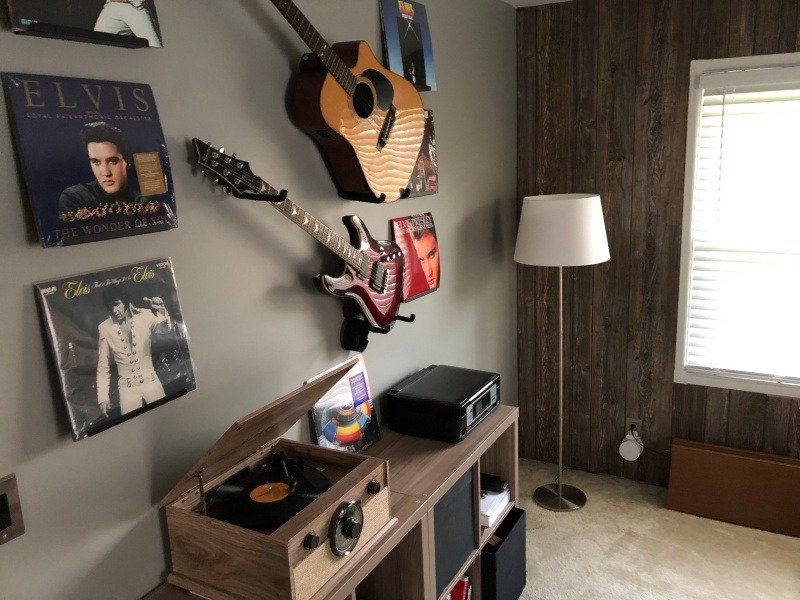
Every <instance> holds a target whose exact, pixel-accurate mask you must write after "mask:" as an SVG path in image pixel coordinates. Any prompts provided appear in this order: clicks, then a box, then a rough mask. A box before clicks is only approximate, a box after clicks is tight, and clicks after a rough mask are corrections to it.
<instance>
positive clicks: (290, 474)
mask: <svg viewBox="0 0 800 600" xmlns="http://www.w3.org/2000/svg"><path fill="white" fill-rule="evenodd" d="M354 360H355V359H351V360H348V361H346V362H345V363H342V365H340V366H339V367H337V368H335V369H333V370H332V371H330V372H329V373H327V374H326V375H325V376H323V377H321V378H320V379H317V380H315V381H314V382H313V383H311V384H309V385H306V386H304V387H302V388H300V389H298V390H296V391H294V392H292V393H291V394H288V395H287V396H284V397H283V398H281V399H279V400H277V401H275V402H273V403H272V404H270V405H268V406H266V407H264V408H262V409H260V410H258V411H256V412H254V413H252V414H250V415H248V416H247V417H244V418H243V419H240V420H239V421H237V422H236V423H234V424H233V426H232V427H231V428H230V429H229V430H228V431H227V432H226V433H225V434H224V435H223V436H222V438H220V439H219V441H217V443H216V444H214V446H212V448H211V449H210V450H209V451H208V452H207V453H206V454H205V456H204V457H203V458H202V459H201V460H200V461H199V462H198V463H197V465H195V467H194V468H193V469H192V470H190V472H189V473H187V474H186V476H184V478H183V479H182V480H181V482H179V483H178V485H177V486H175V488H174V489H173V490H172V491H171V492H170V494H168V495H167V496H166V497H165V498H164V500H163V501H162V505H163V506H165V507H166V515H167V529H168V533H169V541H170V553H171V558H172V572H171V573H170V575H169V576H168V581H169V582H170V583H173V584H175V585H177V586H180V587H183V588H185V589H187V590H189V591H192V592H195V593H197V594H200V595H201V596H204V597H206V598H212V599H214V598H254V599H255V598H258V599H267V600H273V599H274V600H278V599H281V600H285V599H287V598H291V599H292V600H307V599H308V598H311V597H312V596H313V595H314V594H315V593H316V592H317V591H318V590H319V589H320V588H321V587H322V586H323V585H324V584H325V583H327V582H328V581H329V580H330V579H331V578H333V577H335V576H336V574H337V573H338V572H340V570H341V569H342V568H343V567H344V566H345V565H346V564H347V563H348V561H349V560H350V559H351V557H353V556H354V555H358V554H359V553H361V552H368V551H369V547H370V545H371V544H372V543H374V542H375V541H377V540H378V539H379V538H380V537H381V536H382V535H383V534H384V533H386V532H387V531H388V530H389V529H390V528H391V526H392V523H393V522H394V520H393V519H392V518H391V514H390V508H389V464H388V461H386V460H383V459H379V458H375V457H369V456H365V455H362V454H351V453H347V452H341V451H338V450H329V449H326V448H322V447H319V446H313V445H309V444H304V443H301V442H295V441H291V440H286V439H273V438H275V437H276V436H277V435H280V434H282V433H283V432H285V431H286V429H288V427H289V426H290V425H292V424H294V423H295V422H296V421H297V420H298V419H299V418H301V417H304V416H305V415H306V413H307V411H308V409H309V408H310V407H311V406H312V405H313V404H314V403H315V402H316V401H317V400H319V399H320V398H321V397H322V395H323V394H324V393H325V392H326V391H328V389H330V387H331V386H332V385H333V384H334V383H336V381H338V379H339V378H340V377H341V376H342V375H343V374H344V373H346V372H347V370H348V369H349V368H350V367H351V366H352V364H353V361H354Z"/></svg>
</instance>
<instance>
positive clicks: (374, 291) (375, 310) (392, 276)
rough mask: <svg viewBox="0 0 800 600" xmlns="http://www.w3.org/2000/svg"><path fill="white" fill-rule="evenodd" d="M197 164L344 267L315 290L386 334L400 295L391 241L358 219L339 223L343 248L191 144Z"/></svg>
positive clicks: (239, 164)
mask: <svg viewBox="0 0 800 600" xmlns="http://www.w3.org/2000/svg"><path fill="white" fill-rule="evenodd" d="M192 146H193V147H194V151H195V154H196V161H197V164H198V165H200V166H201V167H202V168H203V169H204V171H209V172H211V173H213V175H214V176H215V180H216V183H218V184H220V185H224V186H226V187H227V188H229V190H230V191H231V192H232V193H233V195H234V196H237V197H239V198H248V199H252V200H266V201H269V204H270V205H271V206H273V207H274V208H276V209H277V210H278V211H279V212H280V213H281V214H283V216H285V217H286V218H288V219H289V220H290V221H291V222H292V223H294V224H295V225H297V226H298V227H300V228H301V229H302V230H303V231H305V232H306V233H307V234H309V235H310V236H311V237H313V238H314V239H315V240H317V241H318V242H319V243H320V244H322V245H323V246H325V247H326V248H328V250H330V251H331V252H333V253H334V254H336V255H337V256H338V257H339V258H341V259H342V260H343V261H344V272H343V273H342V274H341V275H340V276H339V277H331V276H330V275H317V276H316V277H315V279H314V281H315V283H316V284H317V287H318V288H319V289H321V290H322V291H324V292H327V293H328V294H331V295H333V296H337V297H339V298H342V299H345V300H352V301H353V302H354V303H355V304H356V305H357V306H358V308H359V310H360V312H361V314H362V315H363V317H364V320H365V321H366V322H367V323H369V325H370V327H371V328H372V329H373V330H374V331H378V332H380V333H387V332H388V331H389V330H390V329H391V328H392V326H393V325H394V322H395V320H396V319H402V320H409V319H408V318H407V317H398V316H397V310H398V307H399V305H400V302H401V300H402V295H403V264H404V260H403V253H402V252H401V251H400V248H399V247H398V246H397V245H396V244H395V243H394V242H390V241H376V240H374V239H373V238H372V236H370V234H369V231H367V227H366V226H365V225H364V223H363V222H362V221H361V219H359V218H358V217H357V216H354V215H351V216H346V217H343V219H342V220H343V221H344V224H345V226H346V227H347V229H348V231H349V232H350V240H351V241H350V242H349V243H348V242H347V241H345V240H344V239H343V238H341V237H340V236H339V235H337V234H336V233H334V232H333V230H331V229H330V228H329V227H327V226H326V225H325V224H323V223H322V222H321V221H319V220H317V219H316V218H315V217H314V216H312V215H311V214H310V213H308V212H307V211H305V210H303V209H302V208H300V207H299V206H297V204H295V203H294V202H292V201H291V200H289V199H288V198H287V197H286V193H285V192H280V191H279V190H277V189H276V188H274V187H272V186H271V185H269V184H268V183H267V182H265V181H264V180H263V179H261V178H259V177H257V176H256V175H254V174H253V173H252V171H251V170H250V165H249V163H248V162H246V161H243V160H241V159H240V158H237V157H236V156H235V155H232V156H229V155H227V154H225V153H224V151H223V150H222V149H220V150H217V149H215V148H212V147H211V146H210V145H209V144H207V143H205V142H202V141H200V140H198V139H197V138H194V139H193V140H192Z"/></svg>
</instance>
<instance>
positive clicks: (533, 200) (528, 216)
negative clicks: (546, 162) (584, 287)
mask: <svg viewBox="0 0 800 600" xmlns="http://www.w3.org/2000/svg"><path fill="white" fill-rule="evenodd" d="M609 258H611V255H610V254H609V252H608V239H607V237H606V226H605V221H604V219H603V206H602V204H600V196H598V195H596V194H552V195H549V196H527V197H526V198H524V199H523V201H522V214H521V215H520V220H519V231H518V233H517V247H516V250H515V251H514V260H515V261H516V262H518V263H523V264H526V265H538V266H541V267H574V266H579V265H594V264H597V263H601V262H605V261H607V260H608V259H609Z"/></svg>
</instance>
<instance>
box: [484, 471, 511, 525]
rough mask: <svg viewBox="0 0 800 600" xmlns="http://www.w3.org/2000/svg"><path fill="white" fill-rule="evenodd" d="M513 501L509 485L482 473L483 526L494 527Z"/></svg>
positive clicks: (493, 476) (495, 477)
mask: <svg viewBox="0 0 800 600" xmlns="http://www.w3.org/2000/svg"><path fill="white" fill-rule="evenodd" d="M510 501H511V496H510V494H509V491H508V483H506V482H505V481H503V480H502V479H500V478H499V477H497V476H495V475H488V474H486V473H481V525H482V526H483V527H492V526H493V525H494V524H495V523H496V522H497V519H499V518H500V515H501V514H502V513H503V509H504V508H505V507H506V506H507V505H508V503H509V502H510Z"/></svg>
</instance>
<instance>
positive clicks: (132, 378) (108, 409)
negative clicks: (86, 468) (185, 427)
mask: <svg viewBox="0 0 800 600" xmlns="http://www.w3.org/2000/svg"><path fill="white" fill-rule="evenodd" d="M34 287H35V291H36V296H37V298H38V300H39V307H40V309H41V314H42V319H43V322H44V326H45V328H46V330H47V337H48V340H49V342H50V348H51V351H52V354H53V358H54V362H55V366H56V370H57V374H58V379H59V383H60V388H61V394H62V397H63V400H64V403H65V406H66V409H67V413H68V415H69V421H70V425H71V427H72V435H73V438H74V439H75V440H80V439H83V438H85V437H87V436H91V435H94V434H96V433H100V432H101V431H105V430H106V429H108V428H109V427H112V426H114V425H117V424H119V423H122V422H123V421H127V420H128V419H131V418H133V417H135V416H137V415H139V414H141V413H143V412H146V411H148V410H150V409H152V408H155V407H157V406H160V405H162V404H164V403H166V402H169V401H170V400H173V399H175V398H177V397H179V396H182V395H184V394H186V393H187V392H189V391H191V390H193V389H195V377H194V370H193V368H192V362H191V358H190V356H189V338H188V333H187V330H186V325H185V324H184V321H183V316H182V314H181V306H180V302H179V301H178V289H177V285H176V283H175V273H174V271H173V268H172V261H171V259H169V258H159V259H154V260H147V261H142V262H138V263H133V264H129V265H124V266H120V267H114V268H111V269H105V270H102V271H94V272H90V273H84V274H81V275H74V276H69V277H62V278H59V279H53V280H49V281H44V282H41V283H37V284H35V286H34Z"/></svg>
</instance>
